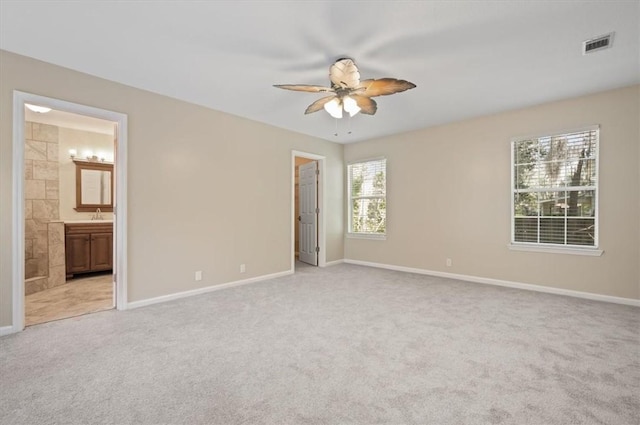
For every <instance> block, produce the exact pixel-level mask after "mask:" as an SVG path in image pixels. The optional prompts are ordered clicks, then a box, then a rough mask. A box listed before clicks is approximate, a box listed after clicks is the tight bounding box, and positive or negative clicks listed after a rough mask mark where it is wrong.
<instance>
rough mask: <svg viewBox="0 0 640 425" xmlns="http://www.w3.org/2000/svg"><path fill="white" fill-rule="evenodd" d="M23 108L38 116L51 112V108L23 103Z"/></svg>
mask: <svg viewBox="0 0 640 425" xmlns="http://www.w3.org/2000/svg"><path fill="white" fill-rule="evenodd" d="M24 106H26V107H27V108H28V109H30V110H32V111H33V112H37V113H39V114H46V113H47V112H49V111H51V108H47V107H46V106H38V105H31V104H30V103H25V104H24Z"/></svg>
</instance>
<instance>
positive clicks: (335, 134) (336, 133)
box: [333, 118, 338, 137]
mask: <svg viewBox="0 0 640 425" xmlns="http://www.w3.org/2000/svg"><path fill="white" fill-rule="evenodd" d="M335 120H336V132H335V133H333V135H334V136H336V137H338V119H337V118H335Z"/></svg>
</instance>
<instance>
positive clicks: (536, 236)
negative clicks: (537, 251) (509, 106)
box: [511, 127, 599, 249]
mask: <svg viewBox="0 0 640 425" xmlns="http://www.w3.org/2000/svg"><path fill="white" fill-rule="evenodd" d="M598 138H599V129H598V128H597V127H593V128H588V129H585V130H582V131H576V132H571V133H566V134H558V135H552V136H543V137H538V138H530V139H524V140H516V141H513V142H512V150H511V155H512V173H513V174H512V179H511V182H512V183H511V188H512V196H513V198H512V199H513V206H512V209H511V212H512V231H511V235H512V236H511V242H512V246H516V245H520V246H527V245H528V246H536V247H549V248H554V247H555V248H558V247H561V248H583V249H584V248H597V246H598V196H597V195H598V193H597V182H598Z"/></svg>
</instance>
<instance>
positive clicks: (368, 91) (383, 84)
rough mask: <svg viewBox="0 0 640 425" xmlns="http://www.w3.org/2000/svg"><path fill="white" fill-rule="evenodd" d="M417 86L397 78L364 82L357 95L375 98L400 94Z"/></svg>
mask: <svg viewBox="0 0 640 425" xmlns="http://www.w3.org/2000/svg"><path fill="white" fill-rule="evenodd" d="M415 86H416V85H415V84H413V83H410V82H409V81H406V80H397V79H395V78H380V79H377V80H364V81H362V82H361V83H360V85H359V86H358V89H357V91H356V93H358V94H359V95H360V96H366V97H374V96H386V95H389V94H394V93H400V92H403V91H405V90H409V89H412V88H414V87H415Z"/></svg>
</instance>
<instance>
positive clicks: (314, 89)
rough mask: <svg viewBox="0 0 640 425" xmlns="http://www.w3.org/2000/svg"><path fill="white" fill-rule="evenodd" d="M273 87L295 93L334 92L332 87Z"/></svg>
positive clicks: (303, 85)
mask: <svg viewBox="0 0 640 425" xmlns="http://www.w3.org/2000/svg"><path fill="white" fill-rule="evenodd" d="M273 87H277V88H279V89H285V90H293V91H305V92H309V93H320V92H332V91H333V89H332V88H331V87H324V86H310V85H307V84H274V85H273Z"/></svg>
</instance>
